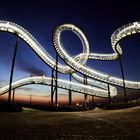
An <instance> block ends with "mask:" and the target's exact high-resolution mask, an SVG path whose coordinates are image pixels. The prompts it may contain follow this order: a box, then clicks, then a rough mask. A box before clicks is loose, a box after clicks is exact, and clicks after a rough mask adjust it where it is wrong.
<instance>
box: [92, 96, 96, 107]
mask: <svg viewBox="0 0 140 140" xmlns="http://www.w3.org/2000/svg"><path fill="white" fill-rule="evenodd" d="M91 96H92V107H95V103H94V95H91Z"/></svg>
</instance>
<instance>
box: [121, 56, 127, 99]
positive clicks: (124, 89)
mask: <svg viewBox="0 0 140 140" xmlns="http://www.w3.org/2000/svg"><path fill="white" fill-rule="evenodd" d="M119 63H120V68H121V74H122V79H123V91H124V102H126V101H127V100H126V88H125V81H124V80H125V78H124V70H123V65H122V61H121V56H120V58H119Z"/></svg>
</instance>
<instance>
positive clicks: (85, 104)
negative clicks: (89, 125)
mask: <svg viewBox="0 0 140 140" xmlns="http://www.w3.org/2000/svg"><path fill="white" fill-rule="evenodd" d="M87 84H88V83H87V76H86V75H84V85H87ZM84 106H85V108H87V94H84Z"/></svg>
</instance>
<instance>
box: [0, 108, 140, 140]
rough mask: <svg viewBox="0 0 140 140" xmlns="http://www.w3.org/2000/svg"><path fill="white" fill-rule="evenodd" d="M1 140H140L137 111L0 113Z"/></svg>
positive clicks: (138, 110) (138, 109) (139, 115)
mask: <svg viewBox="0 0 140 140" xmlns="http://www.w3.org/2000/svg"><path fill="white" fill-rule="evenodd" d="M0 140H140V107H134V108H130V109H122V110H112V111H107V110H98V109H95V110H91V111H86V112H45V111H38V110H30V109H25V110H24V111H23V112H18V113H4V112H0Z"/></svg>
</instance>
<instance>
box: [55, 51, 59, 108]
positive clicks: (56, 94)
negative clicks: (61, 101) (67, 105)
mask: <svg viewBox="0 0 140 140" xmlns="http://www.w3.org/2000/svg"><path fill="white" fill-rule="evenodd" d="M57 79H58V54H57V53H56V69H55V105H56V106H58V87H57V82H58V81H57Z"/></svg>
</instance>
